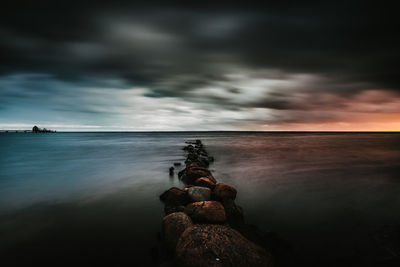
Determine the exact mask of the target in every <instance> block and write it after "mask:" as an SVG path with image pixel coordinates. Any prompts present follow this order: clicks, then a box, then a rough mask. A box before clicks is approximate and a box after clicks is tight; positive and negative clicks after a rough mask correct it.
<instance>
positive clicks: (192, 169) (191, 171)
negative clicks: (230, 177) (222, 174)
mask: <svg viewBox="0 0 400 267" xmlns="http://www.w3.org/2000/svg"><path fill="white" fill-rule="evenodd" d="M201 177H207V178H209V179H210V180H211V181H213V182H214V183H217V181H216V180H215V178H214V177H213V175H212V174H211V172H210V171H209V170H208V169H206V168H204V167H200V166H198V165H197V164H194V163H191V164H189V165H188V166H187V167H186V169H185V171H184V172H183V173H182V175H181V179H182V180H183V181H184V182H185V183H186V184H194V182H195V181H196V180H197V179H198V178H201Z"/></svg>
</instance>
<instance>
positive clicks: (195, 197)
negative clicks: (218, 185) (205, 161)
mask: <svg viewBox="0 0 400 267" xmlns="http://www.w3.org/2000/svg"><path fill="white" fill-rule="evenodd" d="M188 196H189V199H190V200H192V201H195V202H198V201H206V200H210V198H211V189H210V188H208V187H202V186H192V187H190V188H189V189H188Z"/></svg>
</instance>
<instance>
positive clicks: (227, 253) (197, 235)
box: [176, 224, 272, 267]
mask: <svg viewBox="0 0 400 267" xmlns="http://www.w3.org/2000/svg"><path fill="white" fill-rule="evenodd" d="M176 259H177V263H178V264H179V265H180V266H191V267H206V266H240V267H242V266H272V260H271V256H270V254H269V253H268V252H267V251H266V250H264V249H263V248H261V247H259V246H257V245H256V244H254V243H252V242H250V241H249V240H247V239H246V238H245V237H243V236H242V235H241V234H240V233H239V232H237V231H236V230H234V229H232V228H230V227H227V226H223V225H207V224H204V225H193V226H190V227H188V228H187V229H186V230H185V231H184V232H183V234H182V235H181V237H180V238H179V240H178V243H177V246H176Z"/></svg>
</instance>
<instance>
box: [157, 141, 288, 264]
mask: <svg viewBox="0 0 400 267" xmlns="http://www.w3.org/2000/svg"><path fill="white" fill-rule="evenodd" d="M186 143H187V145H186V146H185V147H184V148H183V150H185V151H186V152H187V157H186V160H185V168H184V169H183V170H181V171H180V172H179V173H178V177H179V179H181V180H182V181H183V182H184V184H185V187H184V188H177V187H172V188H170V189H168V190H166V191H165V192H164V193H162V194H161V195H160V200H161V201H162V202H163V203H164V204H165V207H164V211H165V217H164V218H163V220H162V232H161V240H162V249H161V250H162V251H163V252H162V253H161V254H162V255H161V257H160V260H159V262H160V265H159V266H199V267H200V266H278V265H279V266H281V265H282V264H279V261H280V260H279V255H280V254H282V244H281V243H282V242H281V241H280V239H279V238H278V237H277V236H276V235H274V234H273V233H265V232H263V231H261V230H260V229H259V228H258V227H256V226H254V225H250V224H247V223H246V222H245V220H244V216H243V209H242V208H241V207H240V206H238V205H236V203H235V199H236V195H237V190H236V189H235V188H234V187H232V186H230V185H227V184H223V183H218V181H217V179H216V178H215V177H214V176H213V174H212V173H211V171H210V170H209V169H208V167H209V165H210V164H211V163H212V162H213V161H214V158H213V157H212V156H210V155H209V154H208V153H207V151H206V149H205V147H204V145H203V144H202V142H201V141H200V140H196V141H193V142H192V141H188V142H186ZM174 165H175V166H179V165H178V164H174ZM169 172H170V175H173V172H174V168H173V167H171V168H170V170H169Z"/></svg>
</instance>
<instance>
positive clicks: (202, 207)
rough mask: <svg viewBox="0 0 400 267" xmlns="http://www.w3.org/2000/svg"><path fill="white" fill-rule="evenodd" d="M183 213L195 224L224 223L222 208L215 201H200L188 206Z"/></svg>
mask: <svg viewBox="0 0 400 267" xmlns="http://www.w3.org/2000/svg"><path fill="white" fill-rule="evenodd" d="M185 213H186V214H187V215H189V216H190V218H192V220H193V221H195V222H203V223H224V222H225V221H226V214H225V210H224V206H222V204H221V203H219V202H217V201H200V202H193V203H190V204H188V205H187V206H186V207H185Z"/></svg>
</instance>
